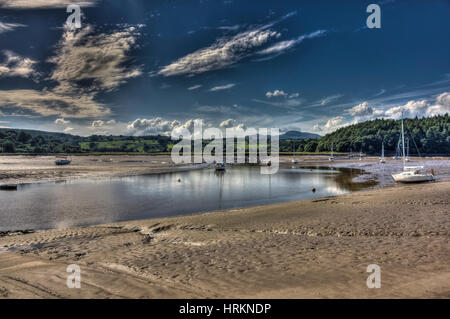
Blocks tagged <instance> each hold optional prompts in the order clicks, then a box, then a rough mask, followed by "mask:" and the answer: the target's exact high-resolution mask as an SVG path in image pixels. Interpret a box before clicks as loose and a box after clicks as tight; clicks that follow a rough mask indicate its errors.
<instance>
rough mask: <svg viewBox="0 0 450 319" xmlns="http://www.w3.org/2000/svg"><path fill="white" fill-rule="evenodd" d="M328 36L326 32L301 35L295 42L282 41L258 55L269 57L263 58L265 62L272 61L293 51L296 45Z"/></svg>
mask: <svg viewBox="0 0 450 319" xmlns="http://www.w3.org/2000/svg"><path fill="white" fill-rule="evenodd" d="M325 34H326V31H325V30H317V31H314V32H312V33H309V34H305V35H301V36H299V37H298V38H296V39H293V40H286V41H280V42H278V43H275V44H274V45H272V46H270V47H268V48H266V49H264V50H261V51H259V52H258V53H257V54H258V55H265V56H267V57H265V58H263V59H264V60H267V59H271V58H274V57H277V56H279V55H281V54H283V53H285V52H286V51H288V50H290V49H292V48H293V47H295V46H296V45H298V44H300V43H302V42H303V41H304V40H305V39H312V38H316V37H320V36H323V35H325Z"/></svg>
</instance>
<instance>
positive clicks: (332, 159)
mask: <svg viewBox="0 0 450 319" xmlns="http://www.w3.org/2000/svg"><path fill="white" fill-rule="evenodd" d="M333 146H334V145H333V143H331V156H330V157H329V158H328V160H329V161H330V162H334V152H333Z"/></svg>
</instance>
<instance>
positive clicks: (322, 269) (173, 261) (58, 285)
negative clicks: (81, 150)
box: [0, 157, 450, 298]
mask: <svg viewBox="0 0 450 319" xmlns="http://www.w3.org/2000/svg"><path fill="white" fill-rule="evenodd" d="M132 159H135V158H134V157H132ZM303 160H304V161H303ZM303 160H302V161H303V163H302V164H305V165H306V164H308V165H309V164H317V165H322V164H325V161H323V163H322V162H321V159H319V160H318V159H317V158H314V159H312V160H311V163H310V162H308V161H309V160H308V159H303ZM161 161H163V160H161ZM284 161H285V162H287V161H288V159H285V160H284ZM433 163H434V164H436V165H435V166H439V167H441V168H440V172H441V174H440V175H439V176H440V177H439V179H440V180H441V181H440V182H435V183H428V184H419V185H392V182H391V185H390V186H386V187H382V188H377V189H371V190H366V191H360V192H355V193H351V194H347V195H342V196H337V197H326V198H320V199H311V200H304V201H298V202H292V203H282V204H275V205H267V206H260V207H252V208H245V209H234V210H228V211H221V212H213V213H208V214H199V215H192V216H183V217H177V218H164V219H152V220H145V221H132V222H122V223H116V224H109V225H100V226H93V227H80V228H73V229H63V230H50V231H39V232H31V233H23V232H15V233H3V234H0V298H400V297H407V298H434V297H438V298H449V297H450V270H449V269H450V267H449V266H450V251H449V247H450V246H449V240H450V236H449V235H450V215H449V213H450V196H449V194H450V182H449V181H448V177H447V175H446V174H447V173H446V172H447V170H448V164H446V163H447V161H444V162H442V161H435V162H433ZM341 164H342V163H341V161H337V162H336V163H333V164H332V165H341ZM123 165H124V166H125V167H126V166H127V165H126V164H123ZM285 165H290V164H288V163H286V164H285ZM328 165H329V164H328ZM342 165H350V166H351V165H354V166H359V165H365V168H367V169H368V171H370V170H372V171H373V173H371V176H372V177H373V176H374V175H376V164H375V162H373V161H372V160H371V159H367V160H366V161H364V163H345V164H342ZM393 165H394V164H393ZM395 165H396V164H395ZM131 166H133V165H131ZM0 167H3V165H0ZM133 167H135V166H133ZM145 169H148V168H145ZM158 169H161V168H158ZM164 169H167V167H164ZM124 171H125V172H126V171H127V169H124V170H123V171H121V173H123V172H124ZM133 171H136V170H135V169H134V168H133ZM380 175H381V176H382V174H380ZM75 176H76V177H78V175H75ZM66 177H67V176H66ZM376 178H379V179H380V180H383V177H379V176H376ZM16 180H17V179H16ZM19 180H20V179H19ZM70 264H77V265H79V266H80V267H81V276H82V277H81V289H68V288H67V286H66V278H67V276H68V275H69V274H68V273H66V267H67V266H68V265H70ZM370 264H377V265H379V266H380V267H381V284H382V286H381V289H368V288H367V286H366V279H367V277H368V275H369V274H368V273H367V272H366V268H367V266H368V265H370Z"/></svg>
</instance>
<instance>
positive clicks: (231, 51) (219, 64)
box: [158, 28, 280, 76]
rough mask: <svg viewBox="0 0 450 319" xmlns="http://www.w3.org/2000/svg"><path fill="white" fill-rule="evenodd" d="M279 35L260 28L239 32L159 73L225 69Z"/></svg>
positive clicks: (192, 73) (181, 59)
mask: <svg viewBox="0 0 450 319" xmlns="http://www.w3.org/2000/svg"><path fill="white" fill-rule="evenodd" d="M279 36H280V34H279V33H278V32H275V31H271V30H265V29H263V28H259V29H255V30H252V31H247V32H243V33H239V34H237V35H235V36H233V37H231V38H228V37H226V38H222V39H219V40H217V41H216V43H214V44H213V45H211V46H209V47H207V48H204V49H200V50H198V51H195V52H193V53H191V54H188V55H187V56H185V57H182V58H180V59H178V60H176V61H175V62H173V63H171V64H169V65H167V66H165V67H163V68H162V69H161V70H160V71H159V72H158V74H159V75H163V76H175V75H196V74H200V73H204V72H208V71H213V70H219V69H223V68H226V67H229V66H232V65H234V64H236V63H237V62H239V61H241V60H242V59H244V58H245V57H248V56H250V55H252V53H251V52H252V50H254V49H255V48H258V47H260V46H262V45H263V44H265V43H267V42H268V41H269V40H270V39H272V38H276V37H279Z"/></svg>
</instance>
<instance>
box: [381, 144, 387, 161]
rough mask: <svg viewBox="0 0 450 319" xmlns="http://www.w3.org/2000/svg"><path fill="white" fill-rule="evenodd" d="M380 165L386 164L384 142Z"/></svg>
mask: <svg viewBox="0 0 450 319" xmlns="http://www.w3.org/2000/svg"><path fill="white" fill-rule="evenodd" d="M380 163H381V164H384V163H386V159H385V158H384V142H383V144H382V145H381V157H380Z"/></svg>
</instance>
